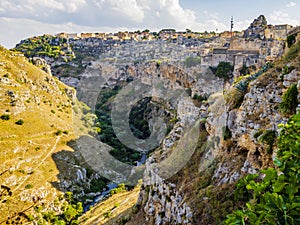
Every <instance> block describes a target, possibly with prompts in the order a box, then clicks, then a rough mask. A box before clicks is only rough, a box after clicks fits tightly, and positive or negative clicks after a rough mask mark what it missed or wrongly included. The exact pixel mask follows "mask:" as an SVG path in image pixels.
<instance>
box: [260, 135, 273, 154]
mask: <svg viewBox="0 0 300 225" xmlns="http://www.w3.org/2000/svg"><path fill="white" fill-rule="evenodd" d="M275 139H276V131H274V130H267V131H266V132H265V133H264V134H263V135H262V136H261V137H260V139H259V140H260V141H261V142H264V143H266V144H267V145H268V147H267V153H268V154H271V153H272V151H273V145H274V143H275Z"/></svg>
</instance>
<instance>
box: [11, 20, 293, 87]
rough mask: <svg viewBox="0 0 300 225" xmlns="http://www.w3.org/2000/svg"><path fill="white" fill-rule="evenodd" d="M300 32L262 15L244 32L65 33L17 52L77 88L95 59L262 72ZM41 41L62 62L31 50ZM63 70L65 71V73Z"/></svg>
mask: <svg viewBox="0 0 300 225" xmlns="http://www.w3.org/2000/svg"><path fill="white" fill-rule="evenodd" d="M297 29H298V27H296V28H293V27H292V26H291V25H287V24H284V25H269V24H268V23H267V20H266V18H265V16H263V15H261V16H259V17H258V18H257V19H255V20H254V21H253V23H251V24H250V25H249V27H248V28H247V29H246V30H244V31H241V32H234V31H225V32H222V33H216V32H210V33H208V32H204V33H200V32H193V31H191V30H189V29H187V30H186V31H184V32H180V31H176V30H175V29H163V30H161V31H159V32H150V31H149V30H144V31H135V32H128V31H125V32H118V33H115V34H113V33H59V34H57V35H54V36H52V35H44V36H43V37H34V38H31V39H26V40H23V41H21V42H20V43H19V44H18V45H17V46H16V48H15V49H16V50H18V51H21V52H24V53H25V55H26V56H27V57H31V56H33V55H34V56H40V57H42V58H44V59H45V60H46V62H47V63H48V64H49V65H50V66H51V68H52V72H53V74H54V75H55V76H58V77H60V78H61V79H63V81H64V82H65V83H67V84H68V85H71V86H76V83H78V79H77V78H78V75H80V73H82V72H83V69H84V68H85V67H86V66H87V65H88V64H89V63H90V61H91V57H92V58H94V59H98V58H99V57H100V58H101V59H103V60H105V58H106V59H114V60H116V59H120V58H122V60H123V61H128V62H129V61H131V62H133V61H135V62H138V61H149V60H152V61H161V62H164V61H168V62H177V63H178V62H182V63H184V62H185V60H186V59H187V58H197V57H198V58H199V59H200V60H201V63H200V66H201V67H206V68H208V67H217V66H218V65H219V63H220V62H229V63H230V64H231V65H232V66H233V67H234V72H233V74H234V76H236V77H237V76H239V75H240V71H241V69H242V68H250V67H254V68H259V67H261V66H262V65H264V64H266V63H267V62H272V61H274V60H275V59H276V58H278V57H280V56H281V55H282V54H283V53H284V50H285V48H286V44H285V42H286V39H287V37H288V36H289V35H291V36H293V37H295V40H294V41H296V40H297V35H298V33H299V32H298V30H297ZM39 38H42V39H43V44H45V43H47V42H48V46H52V48H53V52H55V53H57V51H58V50H57V48H59V47H60V48H61V51H60V53H59V58H60V59H61V60H59V59H57V57H58V56H57V57H53V55H49V54H47V53H49V52H47V50H46V49H47V48H46V47H45V50H43V51H41V50H40V49H38V50H34V49H33V50H32V51H29V50H28V49H29V47H32V45H34V43H35V41H37V40H39ZM26 46H27V47H26ZM28 46H29V47H28ZM39 48H40V47H39ZM58 52H59V51H58ZM105 53H107V54H105ZM30 54H32V55H30ZM62 69H63V71H64V73H63V74H59V73H61V71H62ZM64 77H67V78H64Z"/></svg>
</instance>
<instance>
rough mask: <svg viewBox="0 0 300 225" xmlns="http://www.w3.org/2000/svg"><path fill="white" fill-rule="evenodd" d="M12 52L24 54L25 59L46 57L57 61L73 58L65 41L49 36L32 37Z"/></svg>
mask: <svg viewBox="0 0 300 225" xmlns="http://www.w3.org/2000/svg"><path fill="white" fill-rule="evenodd" d="M14 50H16V51H20V52H22V53H24V55H25V56H26V57H34V56H48V57H51V58H54V59H58V58H59V57H61V56H64V57H66V58H69V59H73V58H74V56H73V54H72V53H71V52H69V49H68V44H67V40H66V39H65V38H57V37H54V36H51V35H43V36H39V37H33V38H29V39H26V40H24V41H22V42H21V43H20V44H18V45H17V46H16V47H15V48H14Z"/></svg>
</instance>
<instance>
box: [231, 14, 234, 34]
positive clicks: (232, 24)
mask: <svg viewBox="0 0 300 225" xmlns="http://www.w3.org/2000/svg"><path fill="white" fill-rule="evenodd" d="M233 26H234V23H233V16H232V17H231V21H230V33H231V35H232V31H233Z"/></svg>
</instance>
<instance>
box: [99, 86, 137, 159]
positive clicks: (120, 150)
mask: <svg viewBox="0 0 300 225" xmlns="http://www.w3.org/2000/svg"><path fill="white" fill-rule="evenodd" d="M120 88H121V87H120V86H116V87H115V88H114V89H108V88H107V89H104V90H103V91H102V92H101V93H100V96H99V99H100V100H99V102H98V103H97V105H96V112H95V113H96V115H97V120H98V122H97V123H96V124H97V126H99V127H100V128H101V132H100V133H99V137H100V140H101V141H102V142H104V143H106V144H108V145H110V146H112V147H113V149H112V150H111V151H110V154H111V155H112V156H114V157H115V158H116V159H118V160H120V161H121V162H125V163H129V164H134V163H135V161H137V160H138V159H139V158H140V154H139V152H137V151H134V150H132V149H130V148H128V147H127V146H125V145H124V144H123V143H121V142H120V141H119V139H118V138H117V136H116V134H115V132H114V130H113V127H112V123H111V105H110V104H111V98H114V96H116V95H117V93H118V92H119V90H120Z"/></svg>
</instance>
